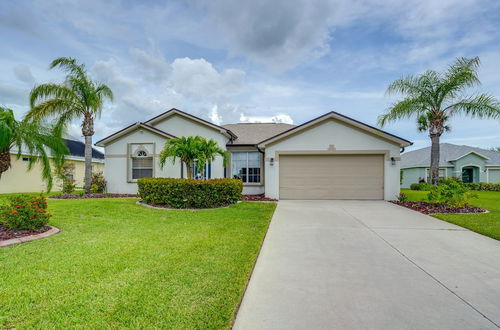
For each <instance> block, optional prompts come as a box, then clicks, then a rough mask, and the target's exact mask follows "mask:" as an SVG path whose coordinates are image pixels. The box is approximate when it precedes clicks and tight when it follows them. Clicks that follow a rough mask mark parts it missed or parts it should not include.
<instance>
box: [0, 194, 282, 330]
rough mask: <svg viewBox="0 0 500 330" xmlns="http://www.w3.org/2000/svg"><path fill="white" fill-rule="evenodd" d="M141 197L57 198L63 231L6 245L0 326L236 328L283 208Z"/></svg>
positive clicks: (57, 222) (1, 253)
mask: <svg viewBox="0 0 500 330" xmlns="http://www.w3.org/2000/svg"><path fill="white" fill-rule="evenodd" d="M5 197H6V196H1V197H0V200H1V199H3V198H5ZM135 202H136V199H93V200H49V210H50V212H51V213H53V214H54V216H53V218H51V222H50V224H51V225H54V226H56V227H59V228H60V229H61V230H62V231H61V233H59V234H57V235H55V236H52V237H49V238H46V239H42V240H38V241H33V242H29V243H24V244H18V245H13V246H10V247H6V248H1V249H0V328H2V329H3V328H88V329H102V328H176V329H179V328H182V329H201V328H203V329H205V328H212V329H214V328H229V327H230V326H231V322H232V318H233V315H234V313H235V311H236V309H237V306H238V304H239V302H240V299H241V297H242V295H243V292H244V289H245V286H246V283H247V281H248V279H249V276H250V273H251V270H252V267H253V264H254V261H255V259H256V257H257V254H258V251H259V249H260V246H261V243H262V240H263V238H264V235H265V233H266V230H267V227H268V225H269V221H270V218H271V216H272V214H273V211H274V208H275V204H273V203H251V202H243V203H240V204H236V205H233V206H231V207H229V208H224V209H216V210H200V211H177V210H175V211H174V210H154V209H149V208H145V207H142V206H139V205H136V204H135Z"/></svg>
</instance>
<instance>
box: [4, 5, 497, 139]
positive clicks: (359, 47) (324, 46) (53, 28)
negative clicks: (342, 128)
mask: <svg viewBox="0 0 500 330" xmlns="http://www.w3.org/2000/svg"><path fill="white" fill-rule="evenodd" d="M499 30H500V1H497V0H491V1H488V0H484V1H481V0H439V1H436V0H378V1H377V0H274V1H268V0H248V1H247V0H239V1H232V0H210V1H201V0H200V1H198V0H191V1H156V0H143V1H132V0H110V1H96V0H85V1H78V0H52V1H47V0H33V1H24V0H17V1H2V2H0V40H2V51H1V52H0V104H2V105H3V106H7V107H10V108H12V109H14V110H15V111H16V113H17V114H18V116H22V115H23V114H24V113H25V112H26V111H27V109H28V107H27V103H28V102H27V99H28V93H29V90H30V89H31V88H32V87H33V86H34V85H35V84H40V83H45V82H58V81H61V80H62V78H63V76H62V74H61V72H58V71H57V70H50V71H49V70H48V65H49V63H50V61H51V60H53V59H54V58H57V57H60V56H69V57H76V58H77V59H79V60H80V61H81V62H83V63H85V64H86V66H87V68H88V70H89V72H90V74H91V75H92V77H93V78H94V79H96V80H99V81H101V82H104V83H106V84H108V85H109V86H110V87H111V88H112V90H113V91H114V93H115V101H114V102H113V103H112V104H106V106H105V108H104V113H103V116H102V117H101V119H100V120H99V121H98V122H97V124H96V136H95V138H94V141H97V139H100V138H102V137H104V136H107V135H108V134H111V133H113V132H114V131H116V130H118V129H121V128H123V127H124V126H126V125H129V124H131V123H133V122H136V121H145V120H146V119H148V118H150V117H153V116H155V115H157V114H159V113H161V112H163V111H165V110H167V109H170V108H172V107H176V108H179V109H181V110H184V111H187V112H190V113H193V114H195V115H198V116H201V117H203V118H205V119H208V120H211V121H213V122H215V123H219V124H220V123H234V122H239V121H282V122H293V123H294V124H300V123H303V122H305V121H307V120H309V119H312V118H314V117H316V116H319V115H321V114H323V113H325V112H328V111H331V110H334V111H337V112H341V113H343V114H345V115H347V116H351V117H353V118H355V119H358V120H361V121H364V122H366V123H368V124H372V125H373V124H376V118H377V116H378V115H379V114H380V113H382V112H383V111H385V109H387V107H388V106H389V105H390V104H391V102H393V101H394V100H395V99H394V98H391V97H387V96H386V95H385V94H384V92H385V89H386V87H387V85H388V84H389V83H390V82H391V81H393V80H394V79H396V78H399V77H401V76H402V75H406V74H417V73H420V72H423V71H424V70H426V69H429V68H432V69H438V70H439V69H443V68H445V67H446V65H447V64H448V63H450V62H451V61H453V59H454V58H455V57H457V56H468V57H471V56H479V57H480V59H481V62H482V65H481V69H480V79H481V81H482V86H481V87H480V89H481V91H485V92H489V93H491V94H493V95H495V96H496V97H498V98H500V33H499ZM415 127H416V125H415V123H414V122H411V121H409V122H399V123H395V124H393V125H390V126H387V127H386V128H385V129H386V130H388V131H389V132H391V133H394V134H397V135H400V136H402V137H405V138H407V139H410V140H412V141H414V142H415V146H414V147H422V146H426V145H428V144H429V141H428V138H427V135H426V134H423V133H418V132H417V130H416V128H415ZM70 132H71V134H72V135H76V136H79V135H80V132H79V126H78V123H74V124H73V125H72V127H71V128H70ZM443 140H444V141H448V142H451V143H459V144H469V145H475V146H481V147H493V146H500V122H498V121H494V120H483V121H479V120H470V119H467V118H456V119H454V120H453V121H452V131H451V132H450V133H447V134H446V135H445V137H444V139H443Z"/></svg>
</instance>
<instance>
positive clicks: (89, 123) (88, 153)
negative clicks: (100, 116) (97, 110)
mask: <svg viewBox="0 0 500 330" xmlns="http://www.w3.org/2000/svg"><path fill="white" fill-rule="evenodd" d="M82 133H83V136H84V137H85V193H86V194H90V186H91V184H92V135H94V119H93V118H92V114H91V113H90V112H87V113H86V114H85V117H84V119H83V124H82Z"/></svg>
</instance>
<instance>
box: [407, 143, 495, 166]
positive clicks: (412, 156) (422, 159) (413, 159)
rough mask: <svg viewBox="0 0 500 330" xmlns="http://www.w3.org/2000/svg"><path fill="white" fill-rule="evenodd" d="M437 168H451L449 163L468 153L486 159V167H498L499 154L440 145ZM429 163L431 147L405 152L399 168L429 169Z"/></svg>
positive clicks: (454, 145)
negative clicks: (476, 154) (479, 155)
mask: <svg viewBox="0 0 500 330" xmlns="http://www.w3.org/2000/svg"><path fill="white" fill-rule="evenodd" d="M440 146H441V148H440V157H439V158H440V159H439V166H452V165H453V164H452V163H451V162H450V161H452V160H456V159H458V158H460V157H462V156H465V155H467V154H468V153H470V152H472V151H473V152H476V153H478V154H481V155H483V156H486V157H488V158H489V159H487V160H486V165H500V152H498V151H491V150H487V149H481V148H476V147H470V146H464V145H461V146H459V145H456V144H451V143H441V145H440ZM430 162H431V147H427V148H422V149H418V150H413V151H409V152H405V153H404V154H402V155H401V167H402V168H405V167H420V166H421V167H429V164H430Z"/></svg>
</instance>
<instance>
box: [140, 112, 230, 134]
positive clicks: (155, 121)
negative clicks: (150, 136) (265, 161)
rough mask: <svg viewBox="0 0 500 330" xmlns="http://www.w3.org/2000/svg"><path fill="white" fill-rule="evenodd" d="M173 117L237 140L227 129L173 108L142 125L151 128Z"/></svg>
mask: <svg viewBox="0 0 500 330" xmlns="http://www.w3.org/2000/svg"><path fill="white" fill-rule="evenodd" d="M173 115H179V116H181V117H184V118H188V119H189V120H192V121H195V122H198V123H200V124H203V125H205V126H208V127H210V128H213V129H215V130H217V131H219V132H220V133H222V134H224V135H226V136H227V137H229V138H232V139H235V138H237V136H236V135H235V134H234V133H233V132H231V131H230V130H229V129H227V128H225V127H222V126H219V125H216V124H214V123H211V122H209V121H207V120H205V119H202V118H200V117H197V116H193V115H191V114H189V113H187V112H184V111H181V110H179V109H175V108H172V109H170V110H168V111H165V112H164V113H161V114H159V115H158V116H156V117H153V118H151V119H149V120H147V121H145V122H144V123H145V124H148V125H151V126H154V125H156V124H158V123H160V122H162V121H164V120H166V119H168V118H169V117H171V116H173Z"/></svg>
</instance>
